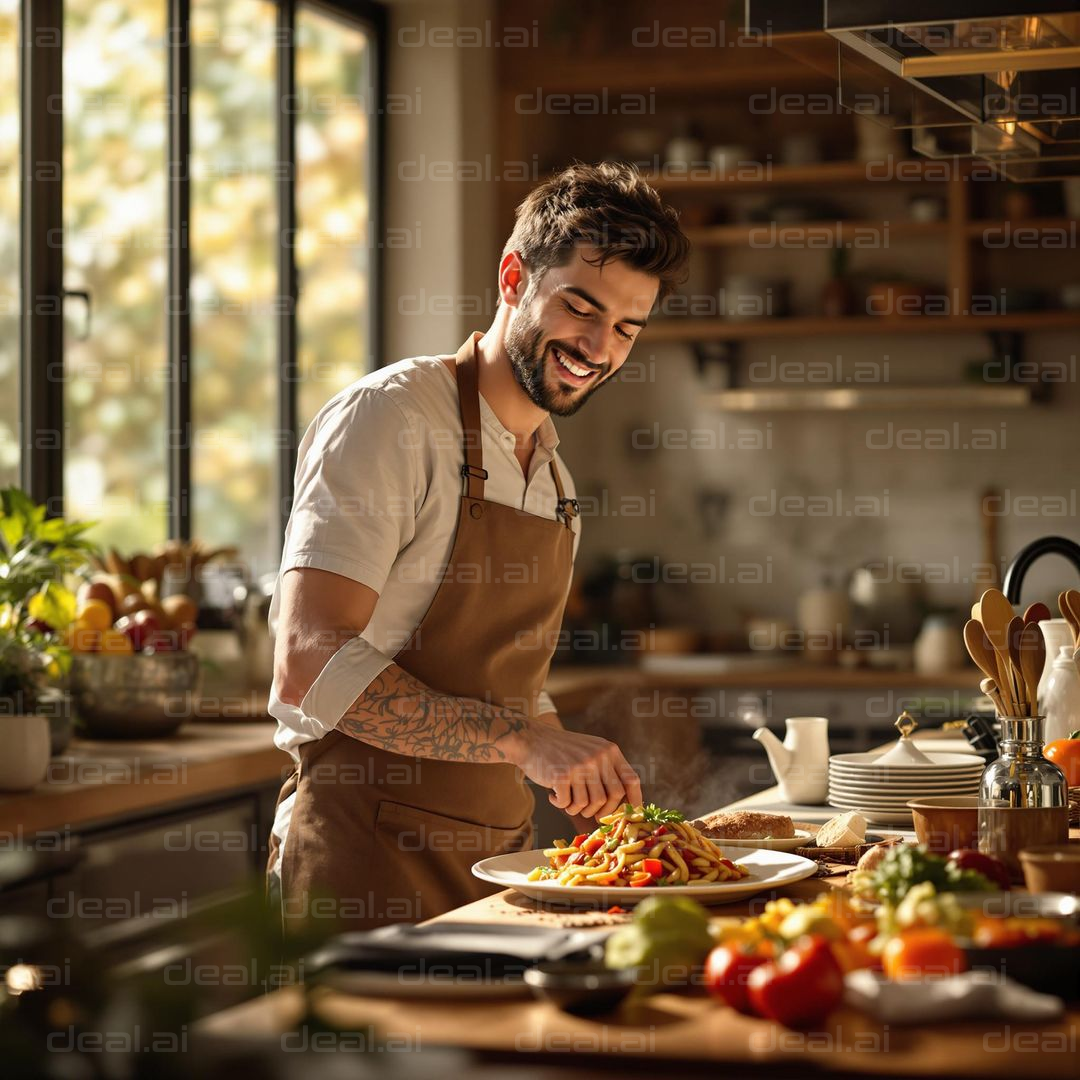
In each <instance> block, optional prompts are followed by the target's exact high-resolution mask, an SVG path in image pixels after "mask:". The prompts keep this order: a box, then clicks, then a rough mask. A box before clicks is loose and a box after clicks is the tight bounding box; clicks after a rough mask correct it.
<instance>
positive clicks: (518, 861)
mask: <svg viewBox="0 0 1080 1080" xmlns="http://www.w3.org/2000/svg"><path fill="white" fill-rule="evenodd" d="M732 861H733V862H737V863H740V864H741V865H742V866H745V867H746V869H747V870H749V871H750V876H749V877H744V878H740V879H739V880H738V881H722V882H718V883H717V882H709V883H708V884H705V885H652V886H646V887H645V888H642V889H632V888H629V887H626V886H624V887H622V888H619V887H615V888H611V887H610V886H606V885H559V884H558V883H556V882H554V881H528V880H527V876H528V873H529V871H530V870H532V869H533V868H534V867H536V866H547V865H548V861H547V859H545V858H544V852H543V850H541V849H537V850H535V851H512V852H510V853H509V854H507V855H495V856H493V857H492V858H490V859H481V860H480V862H478V863H476V864H474V866H473V868H472V872H473V874H474V875H475V876H476V877H478V878H480V879H481V881H490V882H491V883H492V884H493V885H499V886H501V887H502V888H504V889H517V891H518V892H520V893H524V894H525V895H526V896H528V897H531V898H532V899H533V900H558V901H559V902H561V903H566V902H567V901H571V902H573V901H576V902H578V903H582V904H588V903H594V904H616V903H624V904H625V903H636V902H637V901H638V900H644V899H645V897H646V896H690V897H693V898H694V899H695V900H700V901H701V902H702V903H703V904H726V903H729V902H730V901H732V900H742V899H744V898H745V897H747V896H753V895H754V893H757V892H762V891H763V890H765V889H775V888H776V887H777V886H780V885H790V884H791V883H792V882H793V881H802V880H803V878H808V877H813V876H814V874H816V873H817V863H816V862H813V861H812V860H810V859H804V858H803V857H802V856H801V855H793V854H791V853H790V852H787V851H766V850H764V849H762V848H756V849H754V850H752V851H748V850H746V849H743V850H742V851H740V852H739V856H738V858H737V859H733V860H732Z"/></svg>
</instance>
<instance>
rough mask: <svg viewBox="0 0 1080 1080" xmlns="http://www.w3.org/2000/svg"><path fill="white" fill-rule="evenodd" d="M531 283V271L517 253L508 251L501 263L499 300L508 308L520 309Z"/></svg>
mask: <svg viewBox="0 0 1080 1080" xmlns="http://www.w3.org/2000/svg"><path fill="white" fill-rule="evenodd" d="M528 283H529V271H528V270H527V269H526V268H525V264H524V263H523V262H522V261H521V256H520V255H519V254H518V253H517V252H516V251H508V252H507V253H506V254H505V255H504V256H503V257H502V261H501V262H500V263H499V299H500V300H502V302H503V303H504V304H506V305H507V306H508V307H513V308H516V307H519V306H520V305H521V301H522V299H523V298H524V296H525V289H526V288H527V287H528Z"/></svg>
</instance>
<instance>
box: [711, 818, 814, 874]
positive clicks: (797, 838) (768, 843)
mask: <svg viewBox="0 0 1080 1080" xmlns="http://www.w3.org/2000/svg"><path fill="white" fill-rule="evenodd" d="M815 835H816V834H815V833H811V832H806V831H805V830H803V829H796V830H795V835H794V836H785V837H770V838H768V839H766V840H737V839H735V838H734V837H731V836H712V837H710V839H711V840H712V842H713V843H714V844H716V846H717V847H718V848H720V850H721V851H723V849H724V848H729V847H737V848H743V849H745V848H758V849H760V850H762V851H794V850H795V849H796V848H801V847H806V845H807V844H809V843H812V842H813V840H814V836H815ZM741 858H742V856H740V857H739V859H741ZM739 859H735V860H733V861H734V862H739ZM695 888H697V886H695Z"/></svg>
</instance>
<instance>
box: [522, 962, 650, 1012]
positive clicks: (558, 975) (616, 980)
mask: <svg viewBox="0 0 1080 1080" xmlns="http://www.w3.org/2000/svg"><path fill="white" fill-rule="evenodd" d="M636 978H637V973H636V972H635V970H634V969H633V968H608V967H605V966H604V962H603V960H600V959H589V960H543V961H541V962H540V963H539V964H537V965H536V966H535V967H531V968H526V969H525V982H526V983H527V984H528V986H529V989H530V990H532V992H533V996H534V997H537V998H539V999H541V1000H543V1001H550V1002H551V1003H552V1004H553V1005H555V1006H557V1007H558V1008H560V1009H562V1010H563V1011H564V1012H568V1013H574V1014H575V1015H577V1016H595V1015H598V1014H600V1013H605V1012H610V1011H611V1010H612V1009H614V1008H615V1007H616V1006H617V1005H619V1004H620V1002H622V1000H623V998H625V997H626V996H627V994H629V993H630V991H631V990H632V989H633V988H634V982H635V980H636Z"/></svg>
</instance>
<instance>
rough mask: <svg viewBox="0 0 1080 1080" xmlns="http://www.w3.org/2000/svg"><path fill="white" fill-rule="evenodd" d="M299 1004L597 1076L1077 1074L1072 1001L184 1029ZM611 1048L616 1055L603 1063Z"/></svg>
mask: <svg viewBox="0 0 1080 1080" xmlns="http://www.w3.org/2000/svg"><path fill="white" fill-rule="evenodd" d="M770 794H771V795H772V797H773V798H774V799H775V797H776V790H775V789H773V790H772V791H771V793H769V792H766V793H762V795H763V796H766V797H767V796H769V795H770ZM757 801H759V802H760V801H767V798H766V799H761V797H759V800H757ZM736 805H738V804H736ZM845 876H846V875H845V874H843V873H839V874H833V875H830V876H824V877H817V878H811V879H809V880H808V881H802V882H798V883H796V884H794V885H791V886H788V887H786V888H784V889H781V890H777V891H776V892H775V893H771V894H770V893H766V894H759V895H758V896H757V897H755V898H752V899H750V900H748V901H743V902H738V903H734V904H727V905H724V906H723V907H718V908H714V909H713V911H714V913H716V914H723V915H734V916H745V915H748V914H750V913H751V912H752V911H753V910H757V911H760V905H761V902H762V901H763V899H765V898H767V897H769V896H773V895H783V896H790V897H793V898H795V899H799V900H808V899H812V898H813V897H814V896H816V895H817V894H818V893H819V892H821V890H822V889H823V888H830V887H832V888H836V887H839V886H840V885H842V883H843V881H844V878H845ZM628 919H629V916H624V915H614V916H611V915H606V914H603V913H593V912H587V913H582V912H575V911H573V910H572V909H566V908H563V907H555V906H551V907H549V909H548V910H542V909H541V906H540V905H538V904H537V903H535V902H534V901H532V900H529V899H527V898H526V897H524V896H522V895H521V894H519V893H516V892H514V891H513V890H505V891H504V892H500V893H497V894H495V895H494V896H490V897H487V898H485V899H483V900H479V901H476V902H475V903H472V904H468V905H465V906H463V907H461V908H458V909H457V910H455V911H452V912H449V913H447V914H446V915H444V916H440V917H439V918H438V919H435V920H432V921H433V922H440V921H447V922H450V921H453V922H476V923H492V922H495V923H516V924H517V925H546V926H566V927H575V928H581V929H587V928H589V927H596V928H597V933H601V932H603V931H602V929H601V928H602V927H610V925H611V924H613V923H619V922H625V921H627V920H628ZM305 1008H309V1009H310V1010H311V1013H313V1014H314V1016H316V1017H317V1018H318V1020H319V1021H320V1022H322V1023H327V1024H330V1025H333V1026H334V1027H336V1028H337V1029H338V1030H339V1031H341V1032H342V1033H343V1035H342V1037H343V1038H347V1037H348V1036H349V1033H351V1032H357V1031H368V1030H370V1029H371V1027H372V1026H373V1027H374V1028H375V1030H376V1031H378V1033H379V1034H380V1036H381V1037H382V1038H384V1039H386V1040H387V1041H388V1044H392V1043H393V1042H394V1041H395V1040H411V1041H404V1042H403V1043H402V1045H409V1046H411V1045H423V1046H425V1047H434V1046H449V1047H457V1048H463V1049H468V1050H471V1051H474V1052H477V1053H479V1054H480V1055H481V1056H482V1057H484V1056H486V1057H489V1058H494V1059H495V1060H506V1055H509V1054H513V1055H515V1060H518V1059H519V1058H518V1056H519V1055H521V1054H526V1055H536V1060H537V1061H538V1062H539V1063H542V1064H545V1065H554V1064H556V1063H559V1064H562V1063H564V1062H565V1063H567V1064H569V1063H570V1062H571V1060H572V1061H573V1063H574V1064H577V1065H579V1066H581V1065H586V1063H588V1065H590V1066H592V1064H593V1063H595V1068H596V1070H597V1071H598V1072H599V1071H600V1070H602V1068H603V1066H604V1064H605V1063H606V1064H608V1065H610V1063H611V1062H612V1061H613V1060H615V1061H620V1062H621V1063H625V1068H624V1069H623V1074H624V1075H626V1074H629V1072H630V1071H631V1068H630V1062H628V1061H627V1059H628V1058H631V1059H634V1065H635V1066H636V1067H637V1068H638V1069H641V1068H644V1067H655V1066H656V1065H658V1064H661V1063H664V1062H667V1063H671V1064H673V1065H677V1067H678V1068H679V1071H680V1073H682V1074H688V1075H690V1074H692V1075H697V1074H698V1070H699V1069H701V1068H702V1067H704V1066H707V1067H708V1068H709V1069H710V1070H711V1073H710V1074H711V1075H715V1065H716V1063H719V1062H723V1063H727V1064H734V1063H739V1064H741V1063H747V1064H752V1065H753V1067H754V1069H755V1072H757V1071H760V1072H761V1074H762V1075H770V1074H773V1073H774V1072H775V1073H779V1074H782V1075H784V1076H791V1075H794V1073H793V1072H792V1070H793V1069H809V1068H810V1067H811V1066H812V1070H813V1072H814V1074H815V1075H836V1076H841V1075H850V1074H856V1075H883V1076H888V1075H892V1076H895V1075H902V1076H926V1077H946V1076H948V1077H954V1076H955V1077H980V1078H990V1077H1003V1078H1004V1077H1014V1076H1025V1077H1038V1078H1047V1080H1056V1078H1057V1077H1062V1078H1065V1077H1070V1078H1071V1077H1072V1076H1074V1075H1075V1059H1074V1054H1073V1052H1072V1048H1074V1047H1075V1045H1076V1040H1077V1038H1078V1036H1080V1009H1076V1008H1073V1009H1070V1010H1069V1011H1068V1012H1067V1013H1066V1014H1065V1016H1064V1017H1063V1018H1062V1019H1061V1020H1060V1021H1058V1022H1055V1023H1051V1024H1044V1025H1038V1026H1035V1025H1028V1024H1023V1023H1016V1022H1007V1023H1006V1022H1001V1023H998V1024H996V1025H995V1026H994V1027H992V1028H988V1027H987V1024H986V1022H985V1021H972V1022H963V1023H947V1024H941V1025H928V1024H921V1025H915V1026H911V1027H903V1026H897V1025H895V1024H894V1025H887V1024H882V1023H880V1022H878V1021H876V1020H874V1019H872V1018H871V1017H869V1016H867V1015H865V1014H863V1013H860V1012H858V1011H855V1010H853V1009H848V1008H843V1009H840V1010H838V1011H837V1012H835V1013H834V1014H833V1015H832V1016H831V1017H830V1018H829V1020H828V1022H827V1023H826V1025H824V1027H823V1029H822V1030H821V1031H819V1032H815V1033H813V1034H812V1035H803V1034H800V1033H797V1032H791V1031H787V1030H785V1029H783V1028H780V1027H778V1026H776V1025H774V1024H771V1023H769V1022H768V1021H764V1020H758V1019H754V1018H751V1017H746V1016H741V1015H739V1014H738V1013H736V1012H734V1011H733V1010H731V1009H728V1008H726V1007H723V1006H721V1005H719V1004H718V1003H716V1002H715V1001H713V1000H712V999H711V998H709V997H707V996H706V995H704V994H700V993H680V994H675V993H660V994H655V995H653V996H651V997H649V998H648V999H647V1000H646V1001H643V1002H634V1001H627V1002H625V1003H623V1005H621V1006H620V1007H619V1009H618V1011H617V1012H615V1013H614V1014H612V1016H611V1017H610V1019H609V1020H607V1021H605V1020H602V1019H595V1020H589V1019H580V1018H577V1017H574V1016H570V1015H568V1014H567V1013H564V1012H562V1011H560V1010H559V1009H557V1008H555V1007H554V1006H553V1005H550V1004H548V1003H547V1002H538V1001H534V1000H533V999H532V998H531V997H515V998H507V997H501V998H489V999H481V1000H471V999H469V998H464V997H462V998H458V999H444V1000H438V999H436V1000H420V999H413V1000H408V999H401V1000H396V999H394V998H390V997H387V996H380V997H362V996H359V995H351V994H345V993H341V992H337V991H334V990H331V989H329V988H325V987H324V988H318V989H315V990H314V991H312V992H311V993H310V995H309V996H308V998H307V1000H306V1001H305V998H304V995H303V994H302V993H301V992H300V991H299V990H298V989H296V988H294V987H290V988H287V989H282V990H277V991H274V992H273V993H271V994H268V995H266V996H264V997H261V998H258V999H256V1000H252V1001H248V1002H245V1003H244V1004H242V1005H238V1006H235V1007H234V1008H231V1009H228V1010H225V1011H222V1012H220V1013H217V1014H214V1015H212V1016H209V1017H207V1018H206V1019H204V1020H203V1021H201V1022H200V1023H199V1024H197V1025H196V1027H195V1032H194V1035H195V1038H196V1039H198V1038H203V1037H205V1038H207V1039H209V1040H211V1041H212V1042H214V1043H215V1044H216V1045H218V1046H219V1047H221V1048H222V1049H224V1047H226V1046H227V1045H228V1044H229V1041H230V1040H241V1041H242V1042H243V1043H244V1044H245V1045H248V1046H251V1045H253V1040H254V1041H255V1042H256V1043H257V1042H264V1043H265V1044H267V1045H277V1046H280V1045H282V1041H281V1040H282V1037H283V1034H284V1033H285V1032H287V1031H294V1030H296V1029H297V1028H298V1026H299V1025H300V1024H301V1021H302V1017H303V1015H304V1011H305ZM309 1015H310V1014H309ZM308 1022H309V1023H310V1022H311V1021H310V1020H309V1021H308ZM302 1030H303V1029H302V1028H301V1031H302ZM292 1037H293V1038H295V1039H301V1038H303V1037H304V1036H302V1035H295V1036H292ZM1067 1048H1068V1049H1067ZM1055 1050H1057V1051H1063V1050H1066V1052H1053V1051H1055ZM1032 1051H1040V1052H1034V1053H1033V1052H1032ZM601 1055H602V1056H603V1057H602V1058H601ZM611 1055H620V1057H616V1058H614V1059H613V1058H612V1056H611Z"/></svg>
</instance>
